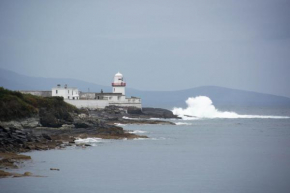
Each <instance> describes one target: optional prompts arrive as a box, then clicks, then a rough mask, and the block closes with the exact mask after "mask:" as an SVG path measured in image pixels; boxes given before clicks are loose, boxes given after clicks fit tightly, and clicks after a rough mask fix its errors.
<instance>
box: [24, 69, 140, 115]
mask: <svg viewBox="0 0 290 193" xmlns="http://www.w3.org/2000/svg"><path fill="white" fill-rule="evenodd" d="M125 87H126V82H125V81H124V78H123V75H122V74H121V73H119V72H118V73H117V74H115V76H114V79H113V83H112V90H113V92H111V93H104V92H103V91H101V92H100V93H93V92H79V90H78V88H76V87H68V86H67V85H64V87H61V85H57V87H54V88H52V89H51V91H21V92H22V93H25V94H32V95H37V96H43V97H48V96H53V97H54V96H59V97H63V98H64V100H65V102H67V103H70V104H72V105H74V106H76V107H78V108H89V109H98V108H105V107H106V106H110V105H115V106H120V107H136V108H140V109H141V108H142V103H141V99H140V98H138V97H133V96H132V97H130V98H127V97H126V95H125V93H126V92H125Z"/></svg>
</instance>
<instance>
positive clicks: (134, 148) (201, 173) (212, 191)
mask: <svg viewBox="0 0 290 193" xmlns="http://www.w3.org/2000/svg"><path fill="white" fill-rule="evenodd" d="M188 108H190V107H188ZM214 109H215V110H216V112H218V113H229V112H230V113H235V115H236V114H237V115H243V116H234V117H233V116H232V115H233V114H230V115H229V114H227V116H225V114H223V116H221V114H216V115H214V116H213V115H212V112H211V113H209V114H210V115H208V116H205V114H203V115H202V116H186V115H185V114H182V113H183V111H185V112H186V113H189V114H190V109H179V113H180V115H181V116H183V117H186V118H184V119H179V120H176V119H172V120H170V121H172V122H175V123H176V124H177V125H122V127H123V128H124V129H125V130H129V131H130V132H132V133H136V134H139V135H146V136H148V137H149V138H148V139H141V138H140V139H135V140H127V139H123V140H104V139H98V138H88V139H84V140H78V141H77V142H79V143H82V142H86V143H89V144H91V145H92V146H91V147H86V148H82V147H75V146H72V147H68V148H65V149H61V150H48V151H34V152H29V153H25V155H30V156H31V157H32V160H31V161H27V162H25V163H24V164H23V166H22V167H21V168H20V169H17V170H11V171H13V172H18V173H24V172H26V171H29V172H32V173H33V174H35V175H41V176H44V177H21V178H5V179H0V192H1V193H18V192H21V193H51V192H59V193H66V192H69V193H80V192H85V193H143V192H144V193H145V192H146V193H147V192H150V193H187V192H188V193H194V192H196V193H289V192H290V108H287V107H253V106H246V107H241V106H239V107H237V106H224V107H222V106H221V107H218V108H217V107H214ZM211 111H212V109H211ZM196 114H198V113H194V112H192V115H196ZM245 115H246V116H245ZM50 168H58V169H59V171H56V170H50Z"/></svg>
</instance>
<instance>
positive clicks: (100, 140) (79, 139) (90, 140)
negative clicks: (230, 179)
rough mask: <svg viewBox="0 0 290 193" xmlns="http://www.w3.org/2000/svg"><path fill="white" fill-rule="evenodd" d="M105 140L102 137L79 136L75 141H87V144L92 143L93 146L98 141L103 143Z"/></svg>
mask: <svg viewBox="0 0 290 193" xmlns="http://www.w3.org/2000/svg"><path fill="white" fill-rule="evenodd" d="M102 142H104V140H103V139H101V138H96V137H94V138H85V139H81V138H78V139H76V140H75V143H85V144H90V145H92V146H95V145H96V144H97V143H102Z"/></svg>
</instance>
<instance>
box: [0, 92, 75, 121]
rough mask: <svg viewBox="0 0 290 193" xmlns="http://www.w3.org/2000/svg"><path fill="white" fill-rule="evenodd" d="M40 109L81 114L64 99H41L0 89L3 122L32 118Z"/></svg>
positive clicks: (0, 112) (0, 111)
mask: <svg viewBox="0 0 290 193" xmlns="http://www.w3.org/2000/svg"><path fill="white" fill-rule="evenodd" d="M40 108H45V109H47V110H49V109H62V110H65V111H68V112H79V110H78V109H77V108H76V107H74V106H73V105H70V104H68V103H65V102H64V100H63V98H62V97H40V96H34V95H31V94H22V93H20V92H17V91H11V90H8V89H4V88H3V87H0V120H1V121H9V120H14V119H21V118H26V117H31V116H33V115H36V114H37V113H38V112H39V109H40Z"/></svg>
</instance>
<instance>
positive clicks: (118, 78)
mask: <svg viewBox="0 0 290 193" xmlns="http://www.w3.org/2000/svg"><path fill="white" fill-rule="evenodd" d="M112 87H113V93H122V95H125V87H126V83H125V82H124V80H123V75H122V74H121V73H120V72H118V73H117V74H115V76H114V82H113V83H112Z"/></svg>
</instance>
